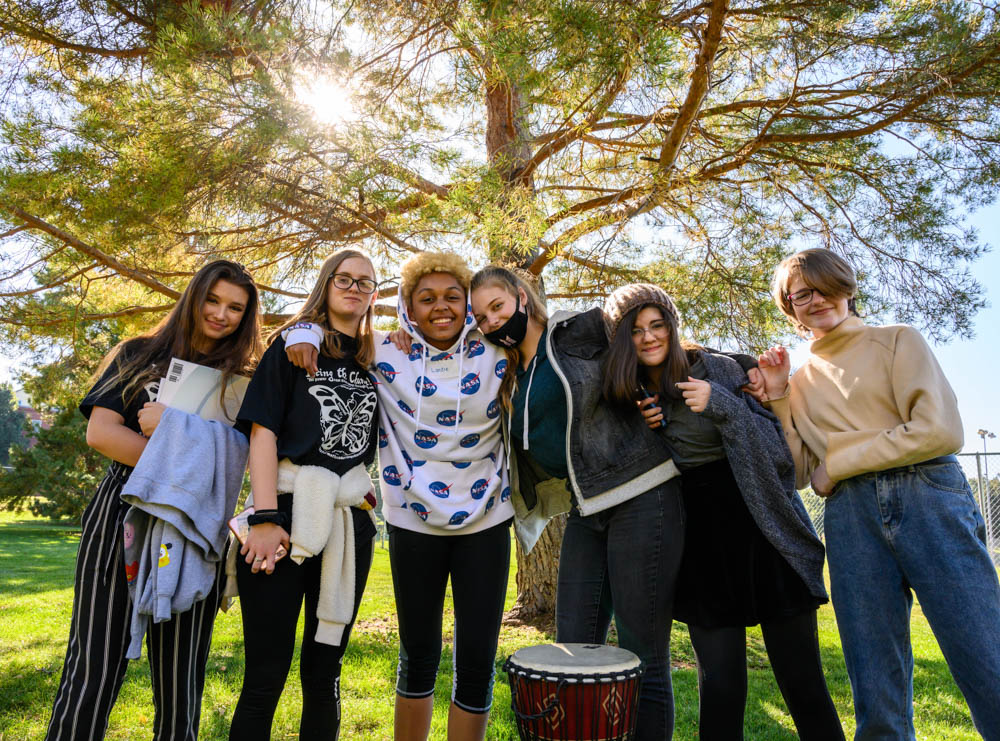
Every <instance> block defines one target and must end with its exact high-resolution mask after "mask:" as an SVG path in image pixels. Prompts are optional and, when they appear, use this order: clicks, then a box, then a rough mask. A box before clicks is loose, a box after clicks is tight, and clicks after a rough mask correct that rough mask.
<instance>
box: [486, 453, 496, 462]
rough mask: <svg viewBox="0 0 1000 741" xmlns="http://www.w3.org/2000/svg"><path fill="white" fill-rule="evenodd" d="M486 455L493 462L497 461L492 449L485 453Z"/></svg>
mask: <svg viewBox="0 0 1000 741" xmlns="http://www.w3.org/2000/svg"><path fill="white" fill-rule="evenodd" d="M486 457H487V458H489V459H490V460H491V461H493V462H494V463H496V462H497V454H496V453H494V452H493V451H492V450H491V451H490V452H489V453H487V454H486Z"/></svg>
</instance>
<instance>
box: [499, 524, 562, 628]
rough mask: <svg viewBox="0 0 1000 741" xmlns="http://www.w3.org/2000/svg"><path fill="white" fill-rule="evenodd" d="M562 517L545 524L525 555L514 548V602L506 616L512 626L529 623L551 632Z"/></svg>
mask: <svg viewBox="0 0 1000 741" xmlns="http://www.w3.org/2000/svg"><path fill="white" fill-rule="evenodd" d="M565 531H566V515H559V517H556V518H553V519H552V520H549V524H548V525H547V526H546V528H545V530H543V531H542V536H541V537H540V538H539V539H538V543H537V544H536V545H535V547H534V548H532V550H531V553H530V554H529V555H525V553H524V550H522V548H521V544H520V543H518V544H517V601H516V602H515V603H514V606H513V607H512V608H511V609H510V612H508V613H507V615H506V620H507V621H508V622H513V623H529V624H531V625H535V626H536V627H538V628H540V629H542V630H546V631H551V632H554V625H555V611H556V576H557V575H558V573H559V550H560V549H561V548H562V539H563V533H564V532H565Z"/></svg>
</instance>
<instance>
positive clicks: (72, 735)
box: [45, 463, 222, 741]
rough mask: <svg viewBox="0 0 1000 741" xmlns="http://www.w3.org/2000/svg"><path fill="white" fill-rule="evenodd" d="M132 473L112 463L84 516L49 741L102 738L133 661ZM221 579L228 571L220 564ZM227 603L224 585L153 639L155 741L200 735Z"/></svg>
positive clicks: (152, 628) (151, 632) (161, 626)
mask: <svg viewBox="0 0 1000 741" xmlns="http://www.w3.org/2000/svg"><path fill="white" fill-rule="evenodd" d="M130 470H131V469H129V468H127V467H125V466H123V465H121V464H119V463H112V464H111V467H110V468H109V469H108V473H107V475H106V476H105V477H104V480H103V481H102V482H101V485H100V486H99V487H98V489H97V494H96V495H95V496H94V498H93V500H91V502H90V504H89V505H88V506H87V509H86V511H85V512H84V514H83V532H82V534H81V537H80V549H79V552H78V553H77V557H76V583H75V585H74V589H73V617H72V619H71V621H70V631H69V645H68V646H67V648H66V660H65V662H64V663H63V672H62V679H61V680H60V682H59V691H58V692H57V693H56V699H55V704H54V706H53V708H52V718H51V720H50V721H49V729H48V733H47V734H46V737H45V738H46V739H47V740H48V741H84V740H89V739H102V738H104V733H105V731H106V730H107V726H108V716H109V715H110V714H111V708H112V706H113V705H114V704H115V699H116V698H117V697H118V691H119V690H120V689H121V686H122V682H123V681H124V679H125V669H126V666H127V664H128V659H126V658H125V651H126V649H127V648H128V644H129V621H130V615H131V611H132V600H131V599H130V597H129V592H128V582H127V581H126V578H125V559H124V555H123V549H124V543H123V539H124V535H123V531H122V521H123V520H124V518H125V512H126V510H127V509H128V505H125V504H123V503H122V501H121V499H119V497H118V495H119V492H121V490H122V487H123V486H124V484H125V481H126V480H127V479H128V474H129V471H130ZM219 573H220V578H221V574H222V564H220V571H219ZM218 604H219V579H217V580H216V585H215V588H214V589H213V590H212V592H211V593H210V594H209V596H208V597H207V598H206V599H205V600H203V601H201V602H198V603H196V604H195V606H194V607H193V608H192V609H191V610H189V611H187V612H184V613H181V614H178V615H174V616H173V618H172V619H171V620H169V621H167V622H164V623H153V622H152V621H150V623H149V629H148V631H147V633H146V650H147V653H148V656H149V667H150V674H151V675H152V684H153V704H154V706H155V708H156V714H155V718H154V721H153V739H154V740H155V741H167V740H168V739H169V740H177V741H180V740H181V739H183V740H185V741H194V740H195V739H196V738H197V736H198V720H199V716H200V714H201V697H202V691H203V689H204V686H205V664H206V662H207V661H208V651H209V646H210V644H211V642H212V626H213V623H214V621H215V612H216V610H217V609H218Z"/></svg>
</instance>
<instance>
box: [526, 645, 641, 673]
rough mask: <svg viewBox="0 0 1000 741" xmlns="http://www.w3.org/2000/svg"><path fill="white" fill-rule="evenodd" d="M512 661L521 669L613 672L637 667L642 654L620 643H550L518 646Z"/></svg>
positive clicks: (549, 671)
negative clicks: (609, 644) (633, 651)
mask: <svg viewBox="0 0 1000 741" xmlns="http://www.w3.org/2000/svg"><path fill="white" fill-rule="evenodd" d="M510 662H511V663H512V664H514V665H516V666H518V667H520V668H521V669H525V670H528V671H534V672H546V673H553V672H554V673H558V674H586V675H589V674H611V673H615V672H625V671H629V670H630V669H636V668H637V667H638V666H639V663H640V662H639V657H638V656H636V655H635V654H634V653H632V652H631V651H626V650H625V649H624V648H618V647H617V646H604V645H600V644H593V643H546V644H543V645H541V646H527V647H526V648H521V649H518V650H517V651H515V652H514V655H513V656H511V657H510Z"/></svg>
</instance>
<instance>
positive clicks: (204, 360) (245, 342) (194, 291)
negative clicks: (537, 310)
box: [97, 260, 262, 408]
mask: <svg viewBox="0 0 1000 741" xmlns="http://www.w3.org/2000/svg"><path fill="white" fill-rule="evenodd" d="M220 280H224V281H227V282H229V283H232V284H233V285H235V286H239V287H240V288H242V289H243V290H245V291H246V292H247V305H246V307H245V308H244V311H243V318H242V319H240V324H239V326H238V327H237V328H236V331H235V332H233V333H232V334H230V335H227V336H226V337H223V338H222V339H220V340H218V341H217V342H216V343H215V344H214V345H213V346H212V349H211V350H210V351H209V352H208V353H207V354H202V353H200V352H198V351H197V350H196V349H195V348H196V347H197V345H198V344H199V341H200V340H201V330H200V329H199V325H198V315H199V314H200V312H201V310H202V306H204V304H205V300H206V298H207V296H208V292H209V291H211V290H212V288H213V286H215V284H216V283H217V282H218V281H220ZM261 350H262V346H261V341H260V300H259V298H258V295H257V286H256V284H254V282H253V278H252V277H251V276H250V273H249V272H247V270H246V268H244V267H243V266H242V265H240V264H239V263H235V262H232V261H230V260H213V261H212V262H210V263H208V264H207V265H204V266H203V267H202V268H201V270H199V271H198V272H197V273H195V274H194V277H193V278H191V282H190V283H188V284H187V287H186V288H185V289H184V293H182V294H181V297H180V298H179V299H177V303H176V304H174V308H173V309H171V310H170V313H169V314H167V315H166V316H165V317H163V319H162V320H161V321H160V323H159V324H157V325H156V326H155V327H154V328H153V329H152V330H150V331H149V332H147V333H146V334H142V335H139V336H138V337H132V338H131V339H128V340H124V341H123V342H120V343H118V345H117V346H116V347H115V348H114V350H112V351H111V352H110V353H108V356H107V357H106V358H105V359H104V360H103V361H102V362H101V366H100V368H98V370H97V375H98V376H100V375H101V374H102V373H104V371H105V370H106V369H107V368H108V367H109V366H110V365H111V364H112V363H114V364H115V365H116V370H115V374H114V377H112V378H109V379H108V381H107V382H106V383H105V384H104V385H103V386H102V387H101V389H99V392H100V393H103V392H105V391H107V390H108V389H110V388H113V387H114V386H116V385H117V384H118V383H119V381H120V379H123V378H126V379H128V383H127V384H126V385H125V387H124V389H123V390H122V401H123V402H124V403H125V406H128V405H129V404H131V403H132V402H133V401H134V400H135V398H136V396H137V395H138V394H139V391H141V390H142V388H143V387H144V386H146V384H148V383H151V382H155V381H157V380H158V379H159V378H161V377H162V376H163V375H164V374H165V373H166V371H167V364H168V363H169V362H170V359H171V358H178V359H180V360H189V361H194V362H197V363H199V364H201V365H207V366H209V367H211V368H218V369H219V370H221V371H222V391H221V394H222V397H221V398H223V399H224V398H225V393H226V386H227V384H228V383H229V380H230V378H232V376H233V375H249V373H250V372H251V371H252V370H253V368H254V366H256V364H257V360H258V359H259V358H260V354H261ZM223 408H224V407H223Z"/></svg>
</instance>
